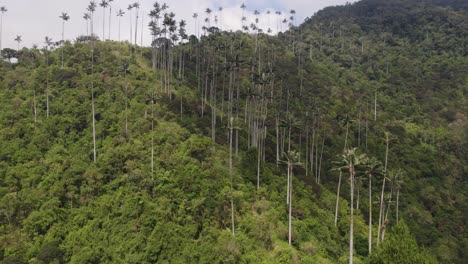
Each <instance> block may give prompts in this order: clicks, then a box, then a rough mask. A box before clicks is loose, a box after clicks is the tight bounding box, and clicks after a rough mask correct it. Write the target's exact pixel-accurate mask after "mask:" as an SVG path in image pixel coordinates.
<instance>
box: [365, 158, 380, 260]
mask: <svg viewBox="0 0 468 264" xmlns="http://www.w3.org/2000/svg"><path fill="white" fill-rule="evenodd" d="M364 165H365V167H364V171H363V173H364V175H365V176H366V177H367V179H368V180H369V186H368V188H369V239H368V243H369V245H368V248H369V254H370V253H372V177H373V176H377V175H379V174H382V171H383V168H382V162H380V161H379V160H377V159H376V158H374V157H372V158H368V159H367V160H365V161H364Z"/></svg>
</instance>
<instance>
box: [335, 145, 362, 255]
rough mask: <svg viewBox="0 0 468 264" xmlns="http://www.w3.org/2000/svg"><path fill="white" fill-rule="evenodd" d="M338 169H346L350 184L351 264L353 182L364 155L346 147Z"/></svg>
mask: <svg viewBox="0 0 468 264" xmlns="http://www.w3.org/2000/svg"><path fill="white" fill-rule="evenodd" d="M340 156H341V157H340V161H339V164H340V167H339V169H340V170H344V171H348V173H349V183H350V184H349V186H350V190H349V193H350V197H351V199H350V200H351V201H350V222H349V264H353V252H354V183H355V176H356V172H357V168H358V167H360V166H361V165H363V164H364V163H365V161H366V159H367V158H366V155H364V154H359V153H357V149H356V148H352V149H346V150H345V151H344V153H343V154H342V155H340Z"/></svg>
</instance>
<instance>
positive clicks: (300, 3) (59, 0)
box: [0, 0, 354, 49]
mask: <svg viewBox="0 0 468 264" xmlns="http://www.w3.org/2000/svg"><path fill="white" fill-rule="evenodd" d="M100 1H101V0H96V2H97V3H99V2H100ZM134 2H140V4H141V8H140V14H141V15H140V18H141V17H144V21H141V19H140V21H139V25H138V30H139V32H140V29H141V28H142V22H143V23H144V27H143V30H144V32H143V44H144V45H149V43H150V39H151V36H150V34H149V30H148V26H147V24H148V19H149V18H148V16H147V14H148V13H149V10H150V9H151V7H152V5H153V3H154V2H155V1H154V0H114V1H113V2H112V21H111V22H112V23H111V26H112V27H111V38H112V39H114V40H116V39H117V38H118V29H119V26H118V18H117V17H116V15H115V14H116V11H117V10H118V9H120V8H121V9H123V10H124V11H125V12H126V14H125V15H124V17H123V18H122V20H121V21H122V22H121V38H122V39H123V40H126V39H129V35H130V18H129V14H128V10H127V7H128V5H129V4H131V3H134ZM159 2H160V3H162V1H159ZM346 2H354V0H167V1H165V3H167V4H168V5H169V7H170V11H172V12H174V13H175V14H176V19H177V20H180V19H184V20H186V21H187V22H188V26H187V30H188V33H189V34H193V33H194V32H195V23H194V19H193V18H192V14H193V13H198V14H199V18H198V20H199V24H200V27H201V26H202V25H203V20H204V19H205V17H206V14H205V13H204V10H205V9H206V8H211V9H212V10H213V11H214V12H213V14H212V21H213V22H211V23H212V25H213V24H214V16H218V20H219V26H220V27H222V28H223V29H234V30H236V29H240V27H241V17H242V10H241V9H240V6H241V4H242V3H245V4H246V5H247V9H246V11H245V16H246V17H247V20H248V23H249V24H250V23H252V22H253V21H254V20H255V18H254V16H253V14H252V13H253V11H254V10H258V11H260V12H261V16H260V26H261V27H262V28H263V29H264V31H266V30H267V29H268V28H271V29H272V30H273V32H276V31H277V30H278V29H281V26H278V24H281V23H278V21H279V20H280V18H279V16H278V15H275V11H281V12H282V13H283V14H284V15H287V14H288V13H289V10H291V9H294V10H295V11H296V13H297V14H296V17H297V20H296V21H297V22H302V21H303V20H304V19H305V18H306V17H309V16H312V15H313V14H314V13H315V12H317V11H318V10H320V9H322V8H324V7H327V6H332V5H343V4H345V3H346ZM88 4H89V0H0V6H5V7H6V8H7V9H8V11H7V12H6V13H5V14H4V15H3V27H2V29H3V32H2V48H5V47H10V48H15V49H16V47H17V43H16V42H15V41H14V39H15V37H16V35H21V36H22V39H23V42H22V43H21V46H27V47H31V46H32V45H33V44H38V45H39V46H43V42H44V37H45V36H49V37H51V38H52V39H53V40H54V41H58V40H60V39H61V32H62V22H61V19H60V18H59V15H60V14H61V12H67V13H68V14H69V15H70V17H71V18H70V20H69V21H68V22H67V23H66V24H65V39H75V37H76V36H78V35H83V34H86V22H85V20H84V19H83V15H84V13H85V12H86V7H87V6H88ZM220 6H222V7H223V11H222V13H221V15H220V14H219V13H218V11H217V10H218V8H219V7H220ZM267 10H270V12H271V14H270V15H267V14H266V11H267ZM143 14H144V16H142V15H143ZM132 16H133V19H132V20H133V24H135V21H134V20H135V18H134V14H132ZM283 18H284V17H281V20H282V19H283ZM108 20H109V9H107V10H106V18H105V23H106V29H105V31H106V38H107V36H108V31H109V30H108ZM102 25H103V9H102V8H101V7H98V9H97V11H96V13H95V18H94V32H95V33H96V34H97V35H98V36H99V37H100V38H102V31H103V29H102V28H103V26H102ZM133 26H134V25H133ZM138 35H139V36H138V42H139V43H140V37H141V36H140V33H138Z"/></svg>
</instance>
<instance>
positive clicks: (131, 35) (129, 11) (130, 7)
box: [127, 5, 133, 44]
mask: <svg viewBox="0 0 468 264" xmlns="http://www.w3.org/2000/svg"><path fill="white" fill-rule="evenodd" d="M132 9H133V5H128V7H127V10H128V14H129V18H130V38H129V39H128V41H129V42H130V44H131V43H132V37H133V30H132Z"/></svg>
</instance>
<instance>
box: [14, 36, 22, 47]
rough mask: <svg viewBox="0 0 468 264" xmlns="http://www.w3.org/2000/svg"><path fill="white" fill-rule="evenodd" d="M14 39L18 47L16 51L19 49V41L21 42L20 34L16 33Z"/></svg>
mask: <svg viewBox="0 0 468 264" xmlns="http://www.w3.org/2000/svg"><path fill="white" fill-rule="evenodd" d="M15 41H16V42H17V43H18V48H17V49H16V51H19V48H20V43H21V42H23V40H22V37H21V35H16V38H15Z"/></svg>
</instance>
